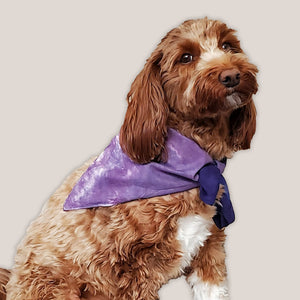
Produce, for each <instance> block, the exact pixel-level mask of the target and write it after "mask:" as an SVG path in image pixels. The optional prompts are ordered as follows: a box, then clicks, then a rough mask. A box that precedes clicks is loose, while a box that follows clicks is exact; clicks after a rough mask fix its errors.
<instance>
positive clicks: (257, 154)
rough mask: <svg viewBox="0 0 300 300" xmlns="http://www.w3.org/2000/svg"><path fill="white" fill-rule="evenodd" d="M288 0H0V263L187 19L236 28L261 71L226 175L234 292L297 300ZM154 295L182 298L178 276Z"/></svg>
mask: <svg viewBox="0 0 300 300" xmlns="http://www.w3.org/2000/svg"><path fill="white" fill-rule="evenodd" d="M296 3H297V2H296V1H288V0H286V1H265V2H263V1H254V0H252V1H230V0H227V1H212V0H211V1H200V0H198V1H190V0H185V1H175V0H173V1H171V0H169V1H162V0H159V1H157V0H152V1H141V0H140V1H138V0H135V1H129V0H126V1H110V2H108V1H100V0H99V1H77V0H72V1H71V0H70V1H65V0H52V1H30V0H27V1H14V0H10V1H1V2H0V134H1V135H0V145H1V147H0V243H1V244H0V266H2V267H7V268H10V267H12V264H13V258H14V254H15V251H16V247H17V245H18V243H19V242H20V240H21V238H22V236H23V235H24V233H25V230H26V228H27V226H28V224H29V223H30V222H31V220H33V219H34V218H35V217H36V216H37V215H38V214H39V212H40V210H41V208H42V205H43V204H44V203H45V201H46V200H47V198H48V197H49V196H50V195H51V194H52V192H53V191H54V190H55V189H56V188H57V187H58V186H59V185H60V183H61V182H62V180H63V179H64V178H65V177H66V175H67V174H69V173H70V172H71V171H72V170H74V169H75V168H76V167H77V166H79V165H81V163H82V162H84V161H85V160H86V159H87V158H89V157H90V156H91V155H94V154H97V153H99V152H101V151H102V150H103V149H104V147H105V146H106V145H107V144H108V143H109V141H110V139H111V138H112V137H113V136H114V135H115V134H117V133H118V131H119V128H120V126H121V124H122V121H123V117H124V113H125V111H126V101H125V97H126V93H127V92H128V90H129V87H130V84H131V82H132V81H133V79H134V78H135V76H136V75H137V73H138V72H139V71H140V70H141V69H142V67H143V64H144V62H145V60H146V59H147V57H148V56H149V55H150V53H151V52H152V50H153V49H154V48H155V46H156V45H157V44H158V42H159V41H160V39H161V38H162V37H163V36H164V35H165V34H166V33H167V32H168V31H169V30H170V29H172V28H173V27H175V26H177V25H178V24H180V23H181V22H182V21H184V20H186V19H190V18H199V17H204V16H208V17H210V18H216V19H220V20H222V21H225V22H226V23H227V24H228V25H229V26H231V27H233V28H235V29H237V30H238V36H239V38H240V39H241V44H242V47H243V48H244V49H245V51H246V53H247V54H248V55H249V57H250V59H251V61H252V62H253V63H255V64H257V65H258V68H259V70H260V73H259V76H258V80H259V85H260V90H259V92H258V94H257V95H256V96H255V98H254V99H255V103H256V106H257V110H258V126H257V134H256V135H255V138H254V140H253V143H252V149H251V150H250V151H244V152H240V153H237V154H236V156H235V157H234V158H233V159H231V160H230V161H229V163H228V167H227V169H226V172H225V176H226V178H227V181H228V183H229V187H230V190H231V197H232V201H233V203H234V207H235V212H236V216H237V220H236V222H235V223H234V224H233V225H231V226H230V227H229V228H228V229H227V230H226V231H227V234H228V240H227V243H226V250H227V253H228V256H227V265H228V273H229V281H230V289H231V294H232V299H233V300H239V299H243V300H250V299H251V300H252V299H272V300H275V299H299V269H300V264H299V253H300V246H299V244H300V243H299V231H298V224H299V221H298V220H299V217H298V214H299V210H300V205H299V200H300V199H299V198H300V196H299V173H298V172H299V167H300V166H299V127H300V126H299V119H300V117H299V109H300V104H299V102H300V99H299V85H300V82H299V69H300V65H299V28H300V22H299V7H298V6H297V4H296ZM160 295H161V299H162V300H166V299H172V300H175V299H178V300H179V299H192V296H191V293H190V290H189V287H188V285H187V284H186V283H185V280H184V278H180V279H177V280H172V281H171V282H170V283H169V284H168V285H166V286H164V287H163V288H162V289H161V292H160Z"/></svg>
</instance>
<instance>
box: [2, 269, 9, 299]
mask: <svg viewBox="0 0 300 300" xmlns="http://www.w3.org/2000/svg"><path fill="white" fill-rule="evenodd" d="M9 277H10V271H8V270H6V269H1V268H0V300H5V299H6V285H7V282H8V280H9Z"/></svg>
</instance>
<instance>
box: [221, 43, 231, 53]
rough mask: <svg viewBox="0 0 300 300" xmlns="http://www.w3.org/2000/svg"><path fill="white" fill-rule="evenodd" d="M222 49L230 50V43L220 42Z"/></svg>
mask: <svg viewBox="0 0 300 300" xmlns="http://www.w3.org/2000/svg"><path fill="white" fill-rule="evenodd" d="M222 49H223V50H225V51H229V50H231V45H230V44H229V43H228V42H225V43H223V44H222Z"/></svg>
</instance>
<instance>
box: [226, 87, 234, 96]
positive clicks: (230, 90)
mask: <svg viewBox="0 0 300 300" xmlns="http://www.w3.org/2000/svg"><path fill="white" fill-rule="evenodd" d="M234 93H236V90H235V88H233V87H230V88H227V93H226V95H227V96H230V95H232V94H234Z"/></svg>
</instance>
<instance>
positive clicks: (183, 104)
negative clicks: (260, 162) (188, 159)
mask: <svg viewBox="0 0 300 300" xmlns="http://www.w3.org/2000/svg"><path fill="white" fill-rule="evenodd" d="M234 33H235V31H234V30H232V29H229V28H228V27H227V26H226V25H225V24H224V23H222V22H219V21H213V20H208V19H207V18H205V19H199V20H189V21H186V22H184V23H183V24H181V25H180V26H179V27H177V28H175V29H173V30H171V31H170V32H169V33H168V34H167V35H166V36H165V37H164V38H163V39H162V41H161V43H160V44H159V45H158V46H157V48H156V49H155V50H154V52H153V53H152V55H151V56H150V58H149V59H148V60H147V62H146V64H145V66H144V69H143V70H142V71H141V72H140V73H139V74H138V76H137V77H136V79H135V80H134V82H133V83H132V86H131V90H130V92H129V93H128V96H127V101H128V109H127V112H126V116H125V121H124V124H123V126H122V128H121V132H120V143H121V146H122V148H123V150H124V151H125V152H126V153H127V154H128V155H129V157H130V158H131V159H133V160H134V161H136V162H139V163H147V162H149V161H151V160H159V159H160V156H161V154H162V152H163V149H164V144H165V138H166V134H167V126H168V119H169V115H170V113H172V115H175V116H176V118H178V119H179V120H182V121H184V122H190V123H194V124H197V121H198V123H199V120H201V119H213V118H217V117H218V116H219V115H221V114H223V115H225V114H226V115H227V116H228V122H229V127H230V130H229V135H230V137H227V139H228V142H229V143H232V144H234V145H232V147H233V148H235V149H247V148H249V147H250V141H251V139H252V137H253V135H254V133H255V124H256V123H255V122H256V111H255V106H254V104H253V101H252V95H253V94H255V93H256V91H257V82H256V78H255V75H256V73H257V68H256V66H255V65H253V64H251V63H249V61H248V58H247V56H246V55H245V54H244V52H243V50H242V49H241V47H240V42H239V40H238V39H237V37H236V36H235V34H234Z"/></svg>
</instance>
